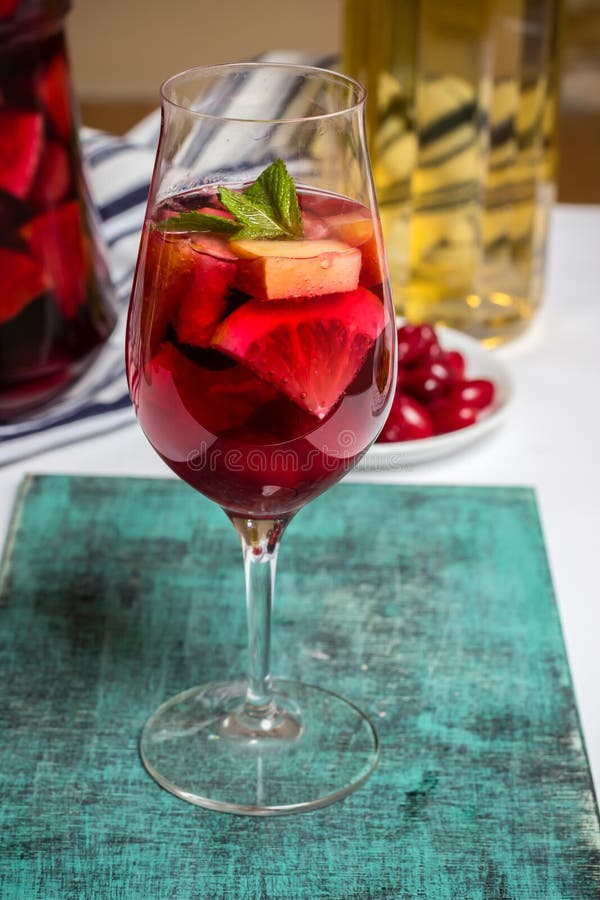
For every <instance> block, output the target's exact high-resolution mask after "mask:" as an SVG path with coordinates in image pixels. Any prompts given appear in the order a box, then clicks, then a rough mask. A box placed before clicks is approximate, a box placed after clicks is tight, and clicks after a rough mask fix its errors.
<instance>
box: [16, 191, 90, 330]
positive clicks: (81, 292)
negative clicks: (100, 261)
mask: <svg viewBox="0 0 600 900" xmlns="http://www.w3.org/2000/svg"><path fill="white" fill-rule="evenodd" d="M20 234H21V236H22V237H23V238H24V239H25V240H26V241H27V244H28V246H29V249H30V250H31V254H32V256H33V257H34V258H35V259H36V260H37V261H38V262H39V263H40V265H41V266H44V268H45V269H46V270H47V271H48V273H49V275H50V279H51V282H52V287H53V290H54V292H55V294H56V299H57V302H58V305H59V307H60V309H61V311H62V313H63V315H64V316H66V317H67V318H72V317H74V316H76V315H77V310H78V309H79V307H80V306H81V304H82V303H84V302H85V297H86V258H85V249H84V235H83V232H82V221H81V212H80V209H79V204H78V203H77V201H76V200H72V201H70V202H69V203H64V204H63V205H62V206H59V207H57V208H56V209H51V210H49V211H48V212H47V213H42V214H41V215H39V216H36V217H35V218H33V219H30V220H29V221H28V222H26V223H25V225H23V227H22V228H21V230H20Z"/></svg>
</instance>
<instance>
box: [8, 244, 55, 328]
mask: <svg viewBox="0 0 600 900" xmlns="http://www.w3.org/2000/svg"><path fill="white" fill-rule="evenodd" d="M0 272H1V273H2V292H1V293H0V323H3V322H7V321H8V320H9V319H12V318H13V317H14V316H16V315H17V314H18V313H20V312H21V310H22V309H23V308H24V307H25V306H27V304H28V303H30V302H31V301H32V300H35V298H36V297H38V296H39V295H40V294H41V293H43V291H45V290H47V289H48V286H49V285H48V278H47V276H46V274H45V272H44V270H43V269H42V267H41V266H39V265H38V264H37V262H36V261H35V260H33V259H31V258H30V257H29V256H26V255H25V254H24V253H16V252H14V251H13V250H7V249H6V248H5V247H0Z"/></svg>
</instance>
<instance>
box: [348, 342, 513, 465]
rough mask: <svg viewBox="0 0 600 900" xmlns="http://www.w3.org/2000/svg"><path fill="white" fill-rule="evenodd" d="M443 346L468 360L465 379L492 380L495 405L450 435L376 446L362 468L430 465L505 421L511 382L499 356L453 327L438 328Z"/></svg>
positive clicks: (365, 458) (368, 454)
mask: <svg viewBox="0 0 600 900" xmlns="http://www.w3.org/2000/svg"><path fill="white" fill-rule="evenodd" d="M436 333H437V335H438V338H439V341H440V344H441V345H442V347H444V349H446V350H459V351H460V353H462V354H463V356H464V358H465V364H466V365H465V372H466V378H469V379H471V378H489V380H490V381H493V382H494V385H495V386H496V391H495V397H494V403H493V405H492V407H491V408H490V410H489V411H486V412H485V413H484V414H483V415H482V417H481V418H480V419H479V420H478V421H477V422H475V424H474V425H468V426H467V427H466V428H461V429H459V430H458V431H450V432H449V433H448V434H438V435H436V436H435V437H430V438H422V439H421V440H418V441H401V442H398V443H387V444H385V443H381V444H378V443H375V444H373V446H372V447H371V449H370V450H369V452H368V453H367V455H366V456H365V457H364V459H363V460H362V461H361V463H360V464H359V466H358V468H359V469H369V470H377V469H379V470H382V469H394V468H402V467H403V466H407V465H415V464H417V463H423V462H429V460H432V459H437V458H438V457H440V456H446V455H448V454H450V453H455V452H456V451H458V450H461V449H462V448H463V447H466V446H467V445H468V444H471V443H472V442H473V441H477V440H479V438H481V437H483V436H484V435H485V434H487V433H488V432H489V431H491V430H492V429H493V428H496V427H497V426H498V425H499V424H500V422H502V420H503V419H504V416H505V415H506V411H507V408H508V405H509V403H510V400H511V397H512V383H511V379H510V375H509V374H508V371H507V369H506V366H505V365H504V364H503V363H502V362H500V360H499V359H498V357H497V356H495V355H494V353H493V352H492V351H490V350H486V349H485V347H482V345H481V344H480V343H479V342H478V341H476V340H475V339H474V338H472V337H469V336H468V335H466V334H462V333H461V332H460V331H454V330H453V329H452V328H443V327H442V326H438V327H437V328H436Z"/></svg>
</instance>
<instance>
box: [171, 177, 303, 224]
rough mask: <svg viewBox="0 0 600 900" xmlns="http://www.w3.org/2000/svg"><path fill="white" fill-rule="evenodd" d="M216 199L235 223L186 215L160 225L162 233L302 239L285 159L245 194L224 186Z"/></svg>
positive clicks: (299, 215)
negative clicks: (199, 232)
mask: <svg viewBox="0 0 600 900" xmlns="http://www.w3.org/2000/svg"><path fill="white" fill-rule="evenodd" d="M217 196H218V198H219V200H220V202H221V204H222V205H223V207H224V208H225V209H226V210H227V211H228V212H230V213H231V214H232V215H233V216H234V220H231V219H225V218H223V216H218V215H211V214H210V213H200V212H187V213H181V214H180V215H178V216H171V218H169V219H164V220H163V221H162V222H159V224H158V226H157V227H158V228H159V229H160V230H161V231H183V232H192V231H203V232H210V233H212V234H221V235H226V236H228V237H229V238H230V239H232V238H235V239H236V240H260V239H272V238H279V239H280V240H281V239H284V240H286V239H288V240H289V239H294V238H301V237H302V236H303V229H302V216H301V214H300V206H299V204H298V195H297V193H296V185H295V184H294V180H293V179H292V177H291V175H290V174H289V172H288V170H287V168H286V166H285V163H284V162H283V160H282V159H276V160H275V161H274V162H272V163H271V165H270V166H267V168H266V169H265V170H264V171H263V172H261V174H260V175H259V176H258V178H257V179H256V181H254V182H253V183H252V184H251V185H250V186H249V187H247V188H246V189H245V190H243V191H241V192H239V191H233V190H231V188H228V187H226V186H225V185H222V186H221V187H219V188H218V191H217Z"/></svg>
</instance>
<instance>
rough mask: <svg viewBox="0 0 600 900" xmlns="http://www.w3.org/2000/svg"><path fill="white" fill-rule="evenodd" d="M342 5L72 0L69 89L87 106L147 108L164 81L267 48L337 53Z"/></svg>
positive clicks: (275, 0) (302, 0)
mask: <svg viewBox="0 0 600 900" xmlns="http://www.w3.org/2000/svg"><path fill="white" fill-rule="evenodd" d="M342 15H343V2H342V0H73V9H72V11H71V13H70V14H69V16H68V19H67V33H68V39H69V51H70V57H71V66H72V70H73V78H74V83H75V85H76V89H77V92H78V94H79V96H80V97H82V98H85V99H86V100H128V101H129V100H135V101H142V102H147V101H150V102H153V101H154V100H157V99H158V88H159V86H160V84H161V82H162V81H164V79H165V78H168V77H169V76H170V75H173V74H175V73H176V72H179V71H181V70H183V69H186V68H189V67H191V66H197V65H212V64H215V63H221V62H235V61H239V60H244V59H249V58H251V57H252V56H255V55H257V54H258V53H262V52H264V51H266V50H272V49H278V50H300V51H304V52H308V53H312V52H315V53H329V52H337V51H339V49H340V47H341V43H342Z"/></svg>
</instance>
